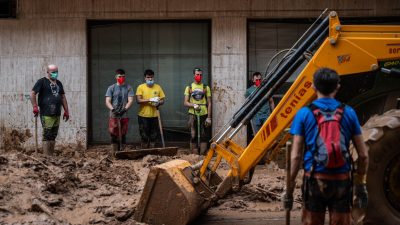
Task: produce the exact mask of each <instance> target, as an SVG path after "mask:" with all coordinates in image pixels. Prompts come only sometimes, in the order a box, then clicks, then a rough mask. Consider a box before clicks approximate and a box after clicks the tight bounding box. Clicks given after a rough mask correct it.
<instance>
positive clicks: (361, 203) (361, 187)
mask: <svg viewBox="0 0 400 225" xmlns="http://www.w3.org/2000/svg"><path fill="white" fill-rule="evenodd" d="M354 193H355V196H356V198H355V199H354V204H353V205H354V207H357V208H360V209H365V208H367V205H368V191H367V185H366V184H356V185H355V189H354Z"/></svg>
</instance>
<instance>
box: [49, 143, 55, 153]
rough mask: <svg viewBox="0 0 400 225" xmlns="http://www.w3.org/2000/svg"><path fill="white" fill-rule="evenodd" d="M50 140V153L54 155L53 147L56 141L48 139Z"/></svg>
mask: <svg viewBox="0 0 400 225" xmlns="http://www.w3.org/2000/svg"><path fill="white" fill-rule="evenodd" d="M49 142H50V148H49V150H50V155H54V147H55V146H56V141H49Z"/></svg>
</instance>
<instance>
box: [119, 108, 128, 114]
mask: <svg viewBox="0 0 400 225" xmlns="http://www.w3.org/2000/svg"><path fill="white" fill-rule="evenodd" d="M127 111H128V110H127V109H126V108H122V109H121V110H119V111H118V115H119V116H122V115H124V113H126V112H127Z"/></svg>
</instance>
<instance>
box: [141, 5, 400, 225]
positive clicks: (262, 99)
mask: <svg viewBox="0 0 400 225" xmlns="http://www.w3.org/2000/svg"><path fill="white" fill-rule="evenodd" d="M305 61H308V63H307V64H306V66H305V67H304V69H303V70H302V71H301V72H300V74H299V75H298V76H297V79H296V80H295V81H294V83H293V84H292V85H291V87H290V88H289V90H288V91H287V92H286V94H285V95H284V96H283V98H282V100H281V101H280V103H279V104H278V105H277V106H276V107H275V109H274V111H273V112H272V113H271V115H270V117H269V118H268V119H267V121H266V122H265V123H264V125H263V126H262V128H261V129H260V130H259V131H258V133H257V134H256V135H255V136H254V138H253V140H252V141H251V142H250V143H249V144H248V145H247V146H246V147H245V148H243V147H241V146H240V145H238V144H236V143H235V142H234V141H233V137H234V136H235V135H236V134H237V133H238V131H239V130H240V129H241V128H243V126H245V125H247V124H248V123H249V121H250V119H251V118H252V117H253V116H254V115H255V113H257V111H258V110H259V109H260V108H261V107H262V106H263V105H264V104H265V103H266V102H267V101H268V99H270V98H271V97H272V95H273V94H274V93H275V92H276V91H277V90H278V89H279V88H280V87H281V86H282V85H283V84H284V83H285V81H286V80H287V79H288V78H289V77H290V76H291V75H292V74H293V73H294V72H295V71H296V70H297V69H298V68H299V67H300V66H301V65H302V64H303V63H304V62H305ZM321 67H329V68H332V69H334V70H336V71H337V72H338V74H339V75H341V76H342V78H343V80H346V77H347V78H352V76H354V77H358V78H357V79H359V82H364V83H365V82H370V80H373V82H375V81H376V79H377V78H376V77H375V78H374V77H373V75H371V76H363V75H362V74H377V73H380V74H382V73H384V74H386V75H387V76H393V77H395V78H392V79H394V81H393V82H395V84H394V85H392V88H393V89H392V90H391V93H395V94H394V96H395V95H397V96H399V95H398V93H400V82H399V81H400V69H399V68H400V26H383V25H379V26H370V25H362V26H358V25H341V24H340V21H339V18H338V15H337V13H336V12H334V11H332V12H330V13H329V14H328V15H321V16H320V17H319V18H318V19H317V20H316V21H315V23H314V24H313V25H312V26H311V27H310V29H309V30H308V31H306V33H305V34H304V35H303V36H302V38H301V39H300V40H299V41H298V42H297V43H296V44H295V45H294V46H293V48H292V49H291V51H289V52H288V54H287V55H285V56H284V57H283V60H282V61H281V62H280V63H279V64H278V66H277V67H276V68H275V69H274V70H273V71H272V72H271V73H270V74H268V76H267V77H266V78H265V79H264V80H263V81H262V83H261V85H260V87H258V88H257V90H256V91H254V92H253V93H252V94H251V95H250V96H249V97H248V98H247V99H246V101H245V103H244V104H243V106H242V107H241V108H240V109H239V110H238V111H237V112H236V113H235V114H234V116H233V118H232V119H231V120H230V121H229V122H228V123H227V125H226V126H225V127H224V129H222V130H221V131H220V132H218V133H217V134H216V136H215V137H214V138H213V139H212V140H211V141H212V143H211V147H210V149H209V151H208V153H207V155H206V157H205V158H204V160H202V161H200V162H199V163H197V164H195V165H191V164H190V163H189V162H187V161H185V160H173V161H170V162H167V163H164V164H161V165H158V166H155V167H153V168H151V170H150V173H149V175H148V178H147V181H146V184H145V187H144V190H143V193H142V195H141V198H140V201H139V204H138V207H137V210H136V212H135V216H134V217H135V220H136V221H140V222H145V223H148V224H154V225H161V224H165V225H186V224H188V223H190V222H191V221H193V220H194V219H195V218H196V217H197V216H198V215H199V214H200V213H201V212H202V211H204V210H206V209H207V208H209V207H210V206H211V205H212V204H213V203H214V202H215V201H216V200H217V199H219V198H222V197H224V196H225V195H226V194H228V193H229V192H231V191H238V190H239V189H240V187H241V185H242V184H243V180H244V178H245V176H246V175H247V173H248V172H249V170H250V169H251V168H253V167H254V166H256V165H257V163H258V161H259V160H261V159H262V158H264V157H265V156H267V158H268V159H267V161H270V160H273V159H274V156H275V155H276V154H277V153H278V152H279V151H280V148H281V147H282V146H284V144H285V143H286V141H287V140H288V139H289V138H290V135H289V134H288V133H287V132H286V131H285V130H286V129H287V128H288V127H289V126H290V123H291V121H292V120H293V117H294V115H295V113H296V112H297V111H298V110H299V109H300V108H301V107H304V106H306V105H307V104H309V103H310V102H311V101H312V100H314V99H315V97H316V95H315V92H314V90H313V88H312V75H313V74H314V72H315V71H316V70H317V69H318V68H321ZM360 76H361V78H360ZM367 78H368V79H367ZM396 79H397V80H396ZM350 80H351V79H350ZM396 82H397V83H396ZM344 85H346V86H351V85H353V87H354V88H353V89H354V90H353V94H354V93H355V94H354V96H358V95H361V94H365V93H367V94H368V91H365V90H364V89H363V87H364V86H360V87H358V88H356V86H357V85H358V83H354V82H351V83H348V84H345V83H343V84H342V86H344ZM373 86H374V84H372V86H371V87H373ZM349 89H350V90H351V88H349ZM355 89H357V90H355ZM357 91H358V92H357ZM396 93H397V94H396ZM383 94H384V93H383V90H381V92H380V95H383ZM366 96H368V95H366ZM344 98H346V94H344ZM347 102H351V101H350V100H348V101H347ZM395 114H396V116H397V114H399V115H398V121H399V122H398V123H399V124H400V111H398V112H395ZM366 116H367V117H369V116H370V115H366ZM395 118H397V117H395ZM392 123H393V122H392ZM394 124H396V123H394ZM382 127H383V126H382ZM392 127H395V129H397V128H398V127H400V125H399V126H398V127H397V125H393V126H392ZM397 130H399V132H400V129H397ZM397 130H396V132H397ZM399 136H400V134H399V133H397V137H399ZM366 140H367V141H370V139H368V138H366ZM372 142H373V140H372V141H371V143H372ZM399 144H400V143H399ZM399 155H400V153H399V151H397V152H395V156H396V157H397V156H398V157H400V156H399ZM396 157H395V158H396ZM222 160H224V161H226V162H227V163H228V164H229V166H230V171H229V173H228V174H227V176H226V177H224V178H221V177H220V176H219V175H218V174H217V173H216V170H217V168H218V166H219V164H220V162H221V161H222ZM372 160H374V159H372ZM390 162H393V161H390ZM392 164H393V165H392V166H391V167H390V168H397V169H398V168H399V167H400V166H399V163H398V161H397V162H393V163H392ZM396 171H398V170H396ZM389 174H391V175H388V176H389V177H392V178H393V173H389ZM395 174H396V173H395ZM391 180H392V183H391V184H387V185H388V186H390V187H391V189H390V190H392V191H391V192H386V195H387V194H390V195H391V196H397V203H396V202H395V204H394V205H396V204H399V203H400V198H398V196H400V193H398V190H399V189H396V188H394V187H393V185H396V181H395V180H396V179H391ZM397 180H398V179H397ZM397 184H398V182H397ZM396 190H397V191H396ZM388 207H390V206H388ZM391 210H393V212H394V213H393V215H394V216H392V218H396V220H397V221H400V210H399V209H398V208H397V209H396V207H393V204H392V207H391ZM396 210H397V211H396Z"/></svg>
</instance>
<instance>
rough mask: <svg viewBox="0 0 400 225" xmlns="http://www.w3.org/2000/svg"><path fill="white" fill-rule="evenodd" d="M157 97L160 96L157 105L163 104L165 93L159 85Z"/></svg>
mask: <svg viewBox="0 0 400 225" xmlns="http://www.w3.org/2000/svg"><path fill="white" fill-rule="evenodd" d="M158 97H159V98H160V99H159V101H158V106H160V105H163V104H164V101H165V93H164V90H163V89H162V88H161V86H160V93H159V95H158Z"/></svg>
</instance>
